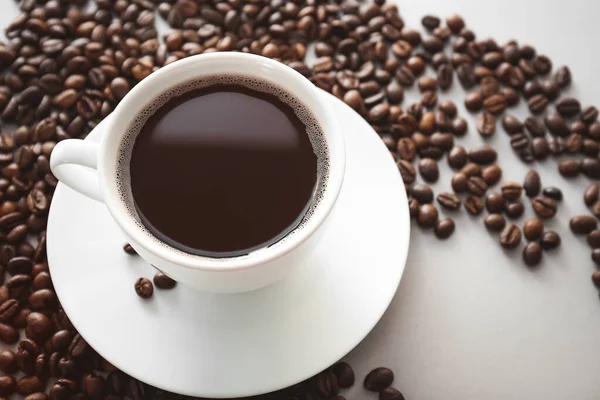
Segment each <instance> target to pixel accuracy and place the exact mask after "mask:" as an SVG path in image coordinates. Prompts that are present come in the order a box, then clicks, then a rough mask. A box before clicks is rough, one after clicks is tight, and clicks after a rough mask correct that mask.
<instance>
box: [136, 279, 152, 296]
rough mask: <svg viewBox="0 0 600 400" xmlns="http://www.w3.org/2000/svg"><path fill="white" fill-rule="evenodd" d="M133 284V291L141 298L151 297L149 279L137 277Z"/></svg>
mask: <svg viewBox="0 0 600 400" xmlns="http://www.w3.org/2000/svg"><path fill="white" fill-rule="evenodd" d="M134 286H135V292H136V293H137V295H138V296H140V297H141V298H142V299H149V298H150V297H152V293H153V291H154V288H153V285H152V282H150V280H148V279H146V278H139V279H138V280H137V281H136V282H135V285H134Z"/></svg>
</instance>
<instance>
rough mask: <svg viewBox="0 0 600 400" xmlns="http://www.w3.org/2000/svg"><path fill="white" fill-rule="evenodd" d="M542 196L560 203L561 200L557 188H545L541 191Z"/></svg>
mask: <svg viewBox="0 0 600 400" xmlns="http://www.w3.org/2000/svg"><path fill="white" fill-rule="evenodd" d="M542 194H543V195H544V196H546V197H550V198H551V199H552V200H555V201H562V199H563V194H562V191H561V190H560V189H559V188H557V187H547V188H545V189H544V190H543V191H542Z"/></svg>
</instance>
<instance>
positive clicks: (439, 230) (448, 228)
mask: <svg viewBox="0 0 600 400" xmlns="http://www.w3.org/2000/svg"><path fill="white" fill-rule="evenodd" d="M454 229H455V224H454V221H453V220H452V219H450V218H446V219H443V220H441V221H438V222H437V224H436V225H435V228H434V233H435V236H437V237H438V239H447V238H449V237H450V236H451V235H452V233H454Z"/></svg>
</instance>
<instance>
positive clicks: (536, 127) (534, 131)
mask: <svg viewBox="0 0 600 400" xmlns="http://www.w3.org/2000/svg"><path fill="white" fill-rule="evenodd" d="M525 128H527V131H528V132H529V133H530V134H531V135H532V136H540V137H541V136H544V135H545V134H546V127H545V126H544V124H542V123H541V122H540V120H538V119H537V118H534V117H527V118H526V119H525Z"/></svg>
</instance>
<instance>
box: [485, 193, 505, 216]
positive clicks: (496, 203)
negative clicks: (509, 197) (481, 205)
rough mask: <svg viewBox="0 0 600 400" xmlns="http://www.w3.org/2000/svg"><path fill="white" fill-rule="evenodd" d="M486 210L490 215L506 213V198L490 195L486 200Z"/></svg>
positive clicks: (497, 194) (499, 195) (495, 194)
mask: <svg viewBox="0 0 600 400" xmlns="http://www.w3.org/2000/svg"><path fill="white" fill-rule="evenodd" d="M485 208H487V210H488V212H490V213H500V212H502V211H504V197H502V195H501V194H500V193H490V194H488V195H487V196H486V198H485Z"/></svg>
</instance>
